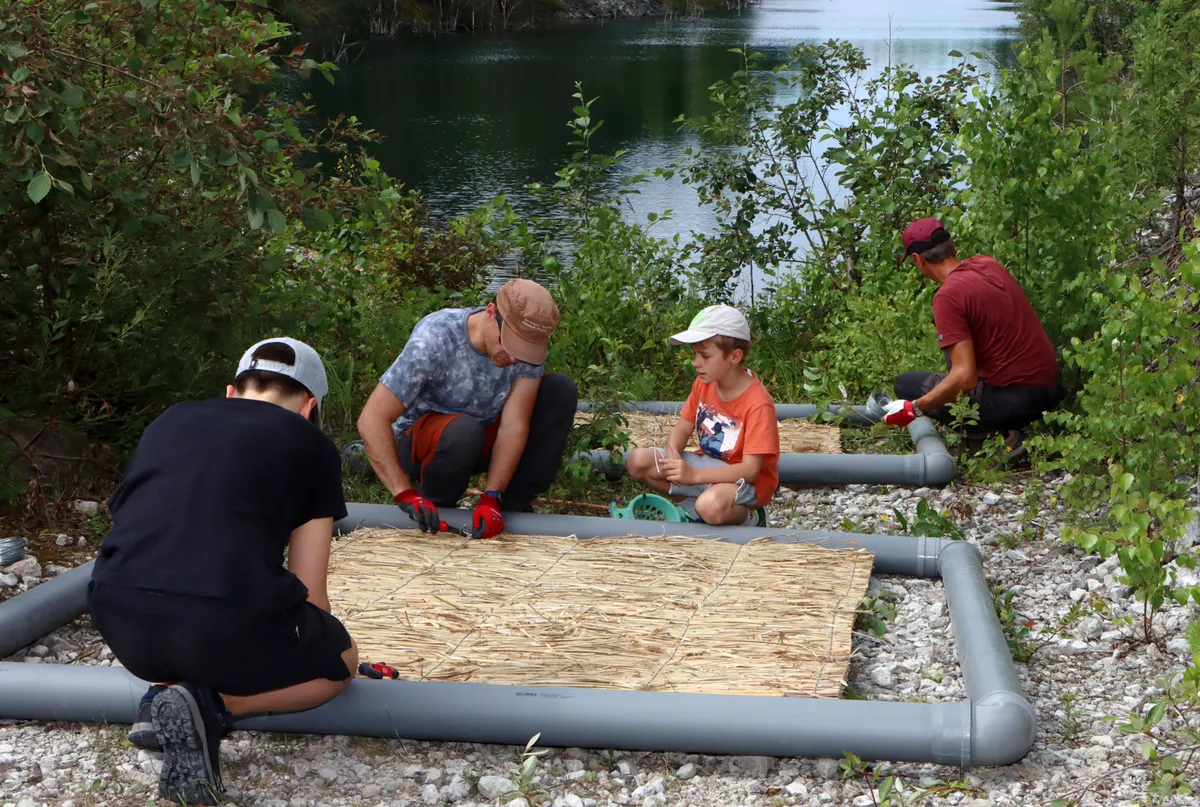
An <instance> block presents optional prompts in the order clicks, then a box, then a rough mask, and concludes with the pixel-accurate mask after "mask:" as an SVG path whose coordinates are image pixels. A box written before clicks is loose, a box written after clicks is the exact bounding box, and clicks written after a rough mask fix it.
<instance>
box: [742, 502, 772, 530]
mask: <svg viewBox="0 0 1200 807" xmlns="http://www.w3.org/2000/svg"><path fill="white" fill-rule="evenodd" d="M746 526H747V527H765V526H767V508H765V507H756V508H754V509H753V510H751V511H750V515H749V517H747V519H746Z"/></svg>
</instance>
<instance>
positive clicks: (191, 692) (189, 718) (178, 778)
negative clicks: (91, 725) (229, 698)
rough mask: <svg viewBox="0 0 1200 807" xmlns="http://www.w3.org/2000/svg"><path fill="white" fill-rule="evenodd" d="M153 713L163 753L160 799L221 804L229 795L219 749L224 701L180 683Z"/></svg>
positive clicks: (158, 702)
mask: <svg viewBox="0 0 1200 807" xmlns="http://www.w3.org/2000/svg"><path fill="white" fill-rule="evenodd" d="M150 713H151V715H152V717H153V720H154V729H155V731H156V733H157V734H158V744H159V746H160V747H161V748H162V752H163V766H162V772H161V773H159V775H158V794H159V795H160V796H162V797H163V798H164V799H168V800H170V801H173V802H175V803H177V804H185V805H199V804H210V805H211V804H219V803H220V802H221V799H222V798H223V797H224V795H225V792H224V788H223V787H222V785H221V768H220V756H219V749H220V746H221V736H222V734H224V733H225V726H226V723H227V721H226V719H225V717H224V715H225V704H224V702H223V701H222V700H221V696H220V695H219V694H217V692H216V691H215V690H213V689H210V688H207V687H198V686H195V685H193V684H189V683H183V684H178V685H175V686H171V687H168V688H167V689H166V690H165V691H163V692H161V693H159V695H158V696H157V697H155V698H154V700H152V701H151V702H150Z"/></svg>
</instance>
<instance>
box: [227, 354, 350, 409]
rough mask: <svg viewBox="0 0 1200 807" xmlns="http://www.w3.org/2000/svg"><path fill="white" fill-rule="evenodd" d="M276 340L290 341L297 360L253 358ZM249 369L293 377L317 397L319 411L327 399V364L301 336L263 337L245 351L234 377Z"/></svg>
mask: <svg viewBox="0 0 1200 807" xmlns="http://www.w3.org/2000/svg"><path fill="white" fill-rule="evenodd" d="M276 342H278V343H280V344H284V345H287V346H288V347H290V348H291V349H292V351H293V352H295V354H296V363H295V364H284V363H283V362H281V361H269V360H267V359H256V358H254V351H256V350H258V349H259V348H260V347H262V346H263V345H269V344H273V343H276ZM249 370H264V371H266V372H268V373H279V374H280V375H284V376H287V377H288V378H290V379H292V380H293V381H295V382H296V383H298V384H299V385H300V386H302V387H304V388H305V389H306V390H308V391H309V392H310V393H312V396H313V397H314V398H316V399H317V411H318V412H319V411H320V409H321V402H322V401H323V400H325V393H327V392H329V381H328V380H327V379H326V378H325V365H324V363H322V361H321V356H320V355H319V354H318V353H317V351H315V350H313V349H312V348H311V347H309V346H308V345H306V344H304V343H303V342H301V341H300V340H298V339H292V338H291V337H288V336H276V337H275V338H274V339H264V340H262V341H261V342H256V343H255V344H253V345H251V346H250V348H249V349H248V350H247V351H246V352H245V353H243V354H242V360H241V361H239V362H238V368H237V373H235V374H234V378H235V379H236V378H237V377H238V376H240V375H241V374H242V373H245V372H247V371H249ZM317 422H320V421H317Z"/></svg>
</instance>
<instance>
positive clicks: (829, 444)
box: [575, 412, 842, 454]
mask: <svg viewBox="0 0 1200 807" xmlns="http://www.w3.org/2000/svg"><path fill="white" fill-rule="evenodd" d="M621 416H622V417H624V418H625V419H626V420H627V421H628V423H629V425H628V426H626V427H625V428H624V429H622V431H624V432H625V434H626V435H627V436H628V437H629V447H630V448H652V447H654V446H665V445H666V444H667V437H669V436H670V434H671V429H672V428H673V427H674V426H675V422H676V421H677V420H678V419H679V416H678V415H652V414H650V413H649V412H622V413H621ZM591 419H592V413H590V412H576V413H575V425H576V426H581V425H587V424H588V423H591ZM688 447H689V448H699V447H700V446H699V444H698V443H697V442H696V434H695V432H694V431H693V432H692V436H691V437H690V438H688ZM779 450H780V451H781V452H783V453H784V454H841V453H842V436H841V430H839V429H838V427H837V426H830V425H827V424H821V423H813V422H812V421H808V420H802V419H800V418H787V419H786V420H781V421H779Z"/></svg>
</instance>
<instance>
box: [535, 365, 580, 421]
mask: <svg viewBox="0 0 1200 807" xmlns="http://www.w3.org/2000/svg"><path fill="white" fill-rule="evenodd" d="M538 403H550V404H552V406H553V407H554V409H555V410H556V411H566V412H570V413H571V418H572V419H574V417H575V407H576V405H577V404H578V403H579V387H577V386H576V385H575V382H574V380H572V378H571V377H570V376H569V375H565V374H563V373H547V374H546V375H544V376H542V383H541V384H540V385H539V386H538Z"/></svg>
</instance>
